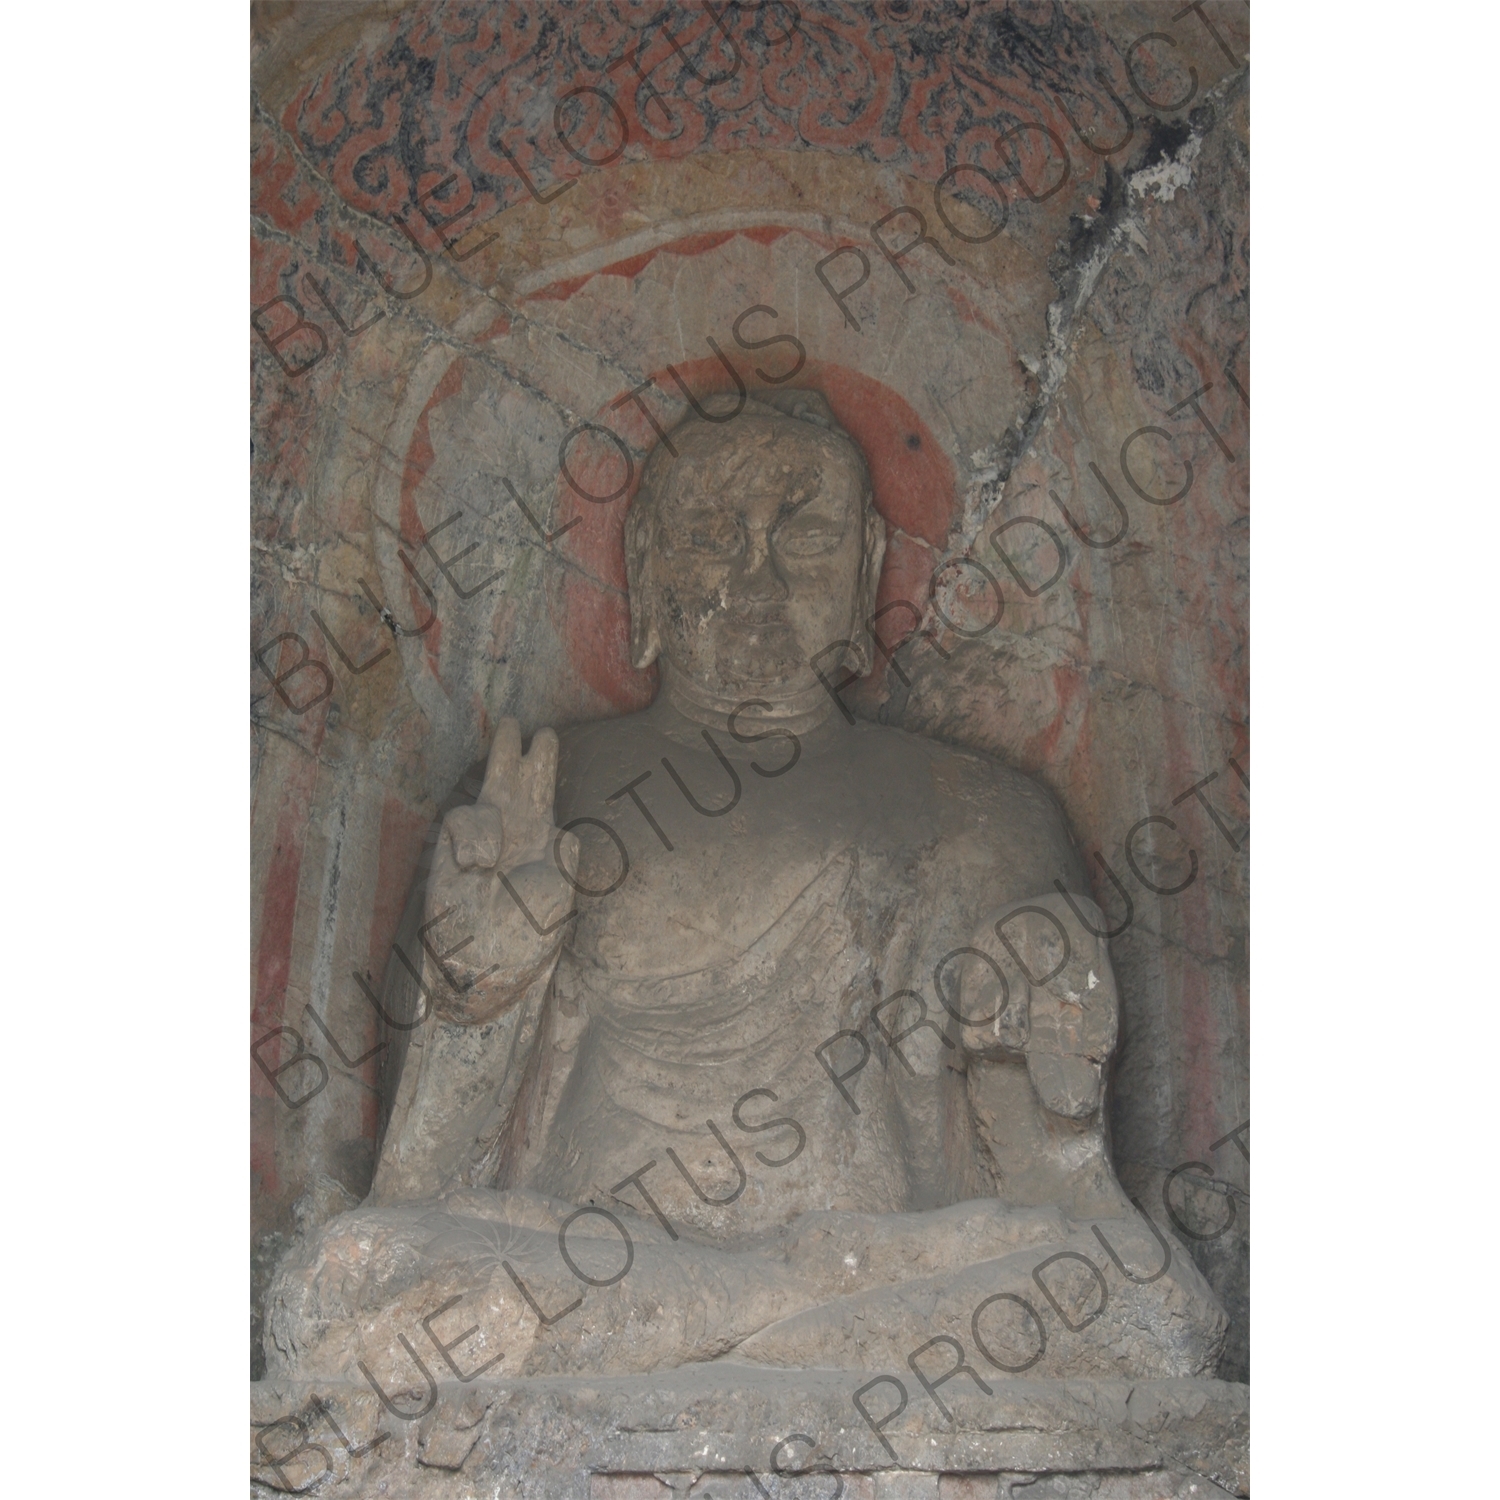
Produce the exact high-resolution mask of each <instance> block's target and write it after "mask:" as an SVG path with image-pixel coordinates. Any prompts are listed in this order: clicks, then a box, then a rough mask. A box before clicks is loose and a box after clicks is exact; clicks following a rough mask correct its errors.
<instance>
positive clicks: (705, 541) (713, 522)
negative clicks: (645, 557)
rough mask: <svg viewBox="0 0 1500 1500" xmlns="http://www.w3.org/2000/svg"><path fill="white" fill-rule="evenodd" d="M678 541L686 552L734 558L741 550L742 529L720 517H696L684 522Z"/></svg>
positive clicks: (679, 546)
mask: <svg viewBox="0 0 1500 1500" xmlns="http://www.w3.org/2000/svg"><path fill="white" fill-rule="evenodd" d="M676 541H677V546H678V548H679V549H680V550H682V551H685V552H703V553H707V554H709V555H710V556H732V555H733V554H734V553H736V552H738V551H739V548H740V529H739V527H738V526H736V525H734V524H733V523H732V522H727V521H724V520H722V519H720V518H718V517H694V518H691V519H688V520H685V521H684V522H683V524H682V526H681V528H680V530H679V531H678V532H677V538H676Z"/></svg>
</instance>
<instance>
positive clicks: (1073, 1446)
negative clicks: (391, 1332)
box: [251, 1365, 1249, 1500]
mask: <svg viewBox="0 0 1500 1500" xmlns="http://www.w3.org/2000/svg"><path fill="white" fill-rule="evenodd" d="M857 1389H858V1382H857V1380H854V1379H851V1378H849V1377H848V1376H847V1375H837V1374H833V1373H831V1372H822V1373H820V1372H810V1373H803V1374H795V1375H794V1374H791V1373H789V1372H768V1371H754V1370H748V1369H744V1368H737V1367H734V1366H729V1365H713V1366H706V1367H703V1368H701V1369H698V1370H695V1371H676V1372H670V1373H665V1374H659V1375H654V1376H650V1377H639V1376H637V1377H615V1378H604V1379H598V1380H589V1381H580V1380H567V1379H551V1380H523V1381H517V1382H496V1383H493V1384H490V1383H488V1382H483V1381H480V1382H477V1383H476V1384H475V1385H473V1386H468V1387H465V1386H460V1385H457V1384H456V1383H447V1384H442V1385H440V1386H438V1388H437V1394H436V1398H435V1403H434V1405H433V1407H432V1410H431V1411H430V1412H429V1413H427V1414H426V1415H424V1416H422V1417H421V1418H419V1419H417V1420H413V1421H410V1422H403V1421H401V1420H400V1419H398V1418H396V1417H394V1416H393V1415H392V1414H391V1413H390V1412H389V1411H385V1410H384V1409H383V1408H382V1407H381V1404H380V1402H379V1401H378V1400H377V1399H376V1397H375V1396H374V1395H373V1394H372V1393H371V1392H370V1390H369V1388H368V1386H331V1385H327V1384H318V1385H304V1384H299V1383H296V1382H282V1381H262V1382H259V1383H257V1384H256V1385H254V1386H253V1387H252V1398H251V1424H252V1426H251V1459H252V1465H253V1472H254V1476H255V1489H254V1493H256V1494H258V1495H263V1496H269V1495H274V1494H284V1493H295V1492H296V1491H297V1490H298V1489H299V1488H311V1487H312V1485H313V1484H314V1483H315V1482H316V1476H318V1475H319V1474H320V1473H322V1472H323V1471H324V1469H325V1453H326V1457H327V1463H326V1470H327V1477H326V1478H325V1479H323V1480H322V1482H321V1483H319V1484H318V1490H317V1492H318V1493H319V1494H320V1495H325V1494H333V1495H338V1494H350V1495H374V1494H383V1495H388V1496H390V1497H391V1500H404V1497H408V1496H410V1497H413V1500H449V1497H458V1496H467V1497H477V1496H493V1497H496V1500H501V1497H505V1500H509V1497H512V1496H514V1497H525V1500H531V1497H547V1500H553V1497H557V1500H562V1497H567V1500H591V1497H594V1496H604V1497H607V1500H624V1497H630V1496H634V1495H636V1494H642V1495H650V1496H653V1497H656V1500H669V1497H671V1496H673V1495H682V1496H694V1497H701V1500H706V1497H707V1496H708V1495H710V1494H712V1495H714V1496H717V1497H719V1500H754V1497H755V1496H756V1495H757V1494H760V1495H762V1496H764V1495H765V1494H771V1495H773V1496H775V1497H777V1500H781V1497H783V1496H785V1497H791V1496H805V1495H809V1494H815V1495H823V1494H830V1493H832V1492H833V1489H834V1485H833V1481H832V1477H831V1476H832V1474H838V1475H839V1476H841V1477H842V1478H843V1479H844V1481H845V1485H846V1493H848V1494H850V1495H856V1496H857V1495H866V1496H871V1497H880V1496H891V1497H897V1496H906V1495H921V1496H924V1497H929V1496H930V1497H934V1500H946V1497H949V1496H953V1497H958V1500H970V1497H972V1496H978V1495H984V1496H996V1497H1002V1496H1003V1497H1009V1496H1010V1495H1011V1494H1012V1486H1014V1487H1015V1490H1016V1492H1017V1493H1024V1494H1026V1495H1027V1496H1031V1495H1034V1494H1036V1493H1038V1492H1040V1493H1042V1494H1045V1495H1049V1496H1054V1497H1068V1500H1074V1497H1089V1500H1095V1497H1098V1500H1146V1497H1151V1500H1156V1497H1163V1500H1164V1497H1168V1496H1170V1497H1174V1500H1175V1497H1177V1496H1190V1495H1198V1496H1204V1497H1207V1496H1212V1495H1215V1494H1220V1493H1229V1494H1235V1495H1246V1494H1248V1493H1249V1470H1248V1446H1247V1445H1248V1423H1249V1393H1248V1389H1247V1388H1246V1387H1245V1386H1240V1385H1232V1384H1228V1383H1225V1382H1221V1381H1212V1380H1208V1381H1145V1382H1129V1383H1127V1382H1122V1381H1113V1382H1111V1381H1086V1380H1077V1381H1073V1380H1070V1381H1030V1380H1014V1381H1010V1382H1007V1383H1005V1384H1004V1385H1002V1386H1001V1387H999V1388H998V1389H997V1390H996V1393H995V1395H994V1396H990V1397H987V1396H983V1395H981V1394H979V1393H978V1392H974V1393H973V1394H972V1395H971V1394H969V1393H967V1392H963V1391H961V1390H959V1389H958V1388H957V1384H955V1385H950V1386H946V1387H944V1388H943V1389H944V1393H945V1394H950V1393H951V1395H952V1397H953V1399H952V1401H951V1410H952V1415H953V1420H952V1421H951V1422H947V1421H945V1420H944V1419H943V1418H942V1417H941V1416H940V1415H939V1414H938V1413H937V1411H936V1410H935V1408H934V1407H933V1406H932V1403H931V1402H930V1401H928V1400H927V1398H926V1397H925V1396H924V1395H923V1394H922V1393H921V1391H920V1390H916V1391H915V1392H914V1395H913V1399H912V1401H911V1404H910V1405H909V1407H908V1408H907V1411H906V1412H905V1413H903V1415H902V1416H901V1417H900V1418H898V1419H897V1420H895V1421H893V1422H891V1423H890V1424H889V1425H888V1426H886V1427H885V1428H884V1435H885V1437H886V1439H887V1440H888V1441H889V1442H890V1444H891V1446H892V1448H893V1449H894V1450H895V1453H896V1457H895V1458H894V1459H893V1458H892V1457H891V1455H890V1453H889V1452H887V1451H886V1449H885V1448H884V1447H883V1446H882V1445H881V1443H880V1441H879V1439H878V1438H877V1437H876V1436H875V1435H874V1434H873V1433H872V1432H871V1430H870V1428H869V1426H868V1425H867V1424H866V1423H865V1422H863V1421H862V1420H861V1419H860V1416H859V1413H858V1411H857V1410H856V1408H855V1407H854V1405H853V1404H852V1402H851V1396H852V1395H853V1393H854V1392H855V1391H856V1390H857ZM314 1399H316V1400H318V1401H320V1402H322V1403H323V1406H322V1407H321V1408H319V1407H315V1406H313V1405H311V1403H312V1402H313V1400H314ZM401 1399H402V1402H403V1404H405V1401H406V1400H407V1398H405V1397H402V1398H401ZM422 1399H423V1400H425V1399H426V1396H425V1392H424V1393H423V1397H422ZM871 1399H872V1400H874V1399H875V1398H874V1397H872V1398H871ZM419 1404H420V1402H416V1401H413V1407H412V1409H415V1406H416V1405H419ZM889 1404H893V1403H888V1405H889ZM885 1409H886V1408H882V1407H875V1408H874V1412H875V1414H876V1416H877V1418H878V1417H879V1416H880V1415H883V1412H884V1410H885ZM330 1416H331V1420H330ZM278 1424H280V1425H278ZM475 1433H478V1438H477V1440H474V1441H471V1439H472V1436H473V1434H475ZM792 1434H800V1435H801V1436H797V1437H793V1436H792ZM346 1439H347V1442H346V1441H345V1440H346ZM302 1443H308V1444H316V1445H317V1448H316V1449H315V1448H311V1447H309V1448H308V1449H307V1450H306V1451H304V1452H302V1453H300V1454H299V1455H298V1456H297V1457H296V1458H295V1459H290V1458H288V1459H285V1460H283V1462H282V1472H281V1473H277V1472H276V1470H275V1468H274V1467H273V1464H272V1460H275V1459H278V1458H280V1457H281V1456H282V1455H286V1454H290V1453H292V1452H293V1451H294V1450H296V1449H297V1448H298V1446H299V1444H302ZM814 1444H815V1445H816V1446H813V1445H814ZM371 1445H373V1446H371ZM318 1449H321V1450H323V1451H318ZM427 1453H432V1454H434V1455H438V1454H441V1456H442V1458H443V1463H442V1464H440V1465H434V1464H433V1463H431V1462H429V1461H424V1455H425V1454H427ZM460 1453H463V1454H464V1455H465V1456H463V1457H462V1458H455V1456H456V1455H459V1454H460ZM351 1455H352V1456H351ZM455 1465H456V1466H455ZM777 1470H781V1471H786V1472H784V1473H781V1474H778V1473H777V1472H776V1471H777ZM798 1470H804V1471H806V1473H805V1474H804V1477H801V1478H797V1479H793V1478H792V1477H791V1476H792V1475H794V1474H796V1473H797V1471H798ZM817 1470H826V1471H828V1473H827V1474H826V1475H825V1476H823V1477H814V1471H817ZM751 1476H753V1478H752V1477H751ZM1029 1485H1034V1486H1036V1487H1037V1488H1025V1487H1026V1486H1029ZM1195 1485H1196V1486H1197V1488H1196V1489H1194V1488H1193V1486H1195ZM1041 1486H1047V1487H1046V1488H1041Z"/></svg>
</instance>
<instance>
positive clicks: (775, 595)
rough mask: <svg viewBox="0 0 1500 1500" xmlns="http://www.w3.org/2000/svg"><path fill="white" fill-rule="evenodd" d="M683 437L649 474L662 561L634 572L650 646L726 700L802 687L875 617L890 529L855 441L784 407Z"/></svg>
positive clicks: (696, 428) (654, 555) (654, 550)
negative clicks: (872, 610) (870, 568)
mask: <svg viewBox="0 0 1500 1500" xmlns="http://www.w3.org/2000/svg"><path fill="white" fill-rule="evenodd" d="M673 442H674V444H675V445H676V446H677V448H678V456H677V457H675V458H670V457H669V456H667V455H665V454H663V455H661V461H660V463H659V465H658V466H656V468H655V472H654V473H653V474H651V476H650V477H651V479H652V482H653V486H654V495H653V497H652V498H653V500H654V505H653V507H652V512H653V513H652V516H651V523H650V531H651V536H650V538H649V541H647V540H646V538H644V537H642V538H641V539H640V540H641V542H642V543H643V544H645V545H648V546H649V547H650V549H651V556H650V559H649V563H647V564H646V565H644V566H641V567H638V568H636V569H635V570H634V571H635V572H636V574H637V577H636V578H635V579H633V580H632V584H633V588H634V587H635V586H636V585H637V584H639V585H640V590H639V591H640V593H642V594H644V595H645V596H646V597H645V598H644V599H642V600H640V601H639V602H640V603H641V604H642V605H643V606H644V607H645V608H646V609H648V610H649V612H650V617H651V623H652V627H653V628H654V633H655V641H654V643H653V644H655V645H658V646H659V647H660V650H661V653H662V655H663V656H664V657H665V658H666V660H667V662H668V663H669V664H670V665H671V667H672V668H674V669H675V670H676V671H677V672H678V673H680V674H681V675H682V676H683V677H686V678H688V679H690V680H691V681H692V682H693V683H695V684H697V685H698V686H699V687H700V688H702V689H703V690H705V691H706V692H708V693H710V694H712V695H713V696H715V697H733V696H742V697H743V696H749V695H754V694H756V693H760V694H764V695H765V696H767V697H770V698H777V697H780V696H782V695H783V694H784V693H786V692H788V691H792V690H797V689H801V688H805V687H806V685H807V684H809V683H810V682H812V681H813V680H814V679H813V677H812V671H811V668H810V666H809V662H810V661H811V659H812V658H813V657H814V656H816V655H817V653H818V652H820V651H822V650H823V649H824V648H825V647H827V646H828V645H829V644H830V643H832V642H834V641H839V640H844V639H847V638H849V637H851V636H855V635H858V634H859V632H860V630H861V628H862V625H863V614H866V613H868V608H867V607H866V601H865V599H864V595H865V593H866V592H867V591H868V590H867V583H868V580H867V578H866V576H865V575H866V572H867V564H869V563H870V562H871V561H873V564H874V568H875V571H876V573H877V574H878V569H879V545H877V546H876V548H875V552H874V557H873V559H871V557H870V555H869V554H870V552H871V549H872V542H873V541H874V540H875V538H876V536H877V535H878V537H879V544H883V536H884V533H883V526H882V524H881V523H880V521H879V519H878V518H877V517H875V515H874V513H873V511H870V510H869V509H868V508H867V505H866V497H865V485H866V483H867V481H866V478H865V474H864V469H863V465H862V464H861V463H860V461H859V459H858V456H857V454H856V453H855V452H854V450H853V449H852V447H851V446H850V444H849V443H848V441H847V440H846V439H844V438H842V437H840V436H838V435H836V434H834V433H832V432H828V431H825V430H823V429H821V428H818V427H815V426H813V425H811V424H809V423H807V422H802V421H797V420H794V419H792V418H789V417H782V416H780V415H776V416H770V415H761V414H760V413H755V412H748V413H746V414H744V415H742V416H740V417H736V418H735V419H734V420H733V421H731V422H729V423H726V424H725V425H724V426H723V427H715V426H711V425H709V424H705V423H695V424H691V425H690V426H688V427H685V428H680V429H678V432H677V433H674V434H673ZM632 607H633V608H634V607H636V600H635V599H633V600H632ZM825 670H827V667H826V666H825Z"/></svg>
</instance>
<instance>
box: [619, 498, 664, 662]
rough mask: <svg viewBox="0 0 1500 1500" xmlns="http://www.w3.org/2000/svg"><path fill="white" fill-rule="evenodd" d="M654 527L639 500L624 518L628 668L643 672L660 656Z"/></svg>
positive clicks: (637, 499)
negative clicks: (628, 633) (628, 627)
mask: <svg viewBox="0 0 1500 1500" xmlns="http://www.w3.org/2000/svg"><path fill="white" fill-rule="evenodd" d="M655 533H656V527H655V526H654V525H653V524H652V514H651V507H650V506H649V505H642V504H641V502H640V497H639V496H637V498H636V502H635V504H634V505H632V506H631V507H630V514H629V515H628V516H626V517H625V586H626V589H627V590H628V593H629V602H630V664H631V666H633V667H634V668H635V669H636V671H637V672H644V671H645V670H646V668H647V667H649V666H650V665H651V663H652V662H654V661H655V660H656V658H657V657H658V656H660V655H661V632H660V631H659V630H658V629H657V625H656V588H655V580H654V578H653V573H654V571H655V570H654V569H653V567H652V562H653V558H654V554H655V550H656V547H655V542H656V534H655Z"/></svg>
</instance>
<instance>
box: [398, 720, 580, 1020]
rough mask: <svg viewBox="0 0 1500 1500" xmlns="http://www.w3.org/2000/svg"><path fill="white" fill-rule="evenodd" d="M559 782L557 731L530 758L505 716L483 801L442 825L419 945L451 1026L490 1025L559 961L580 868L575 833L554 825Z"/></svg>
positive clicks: (544, 734)
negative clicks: (574, 878)
mask: <svg viewBox="0 0 1500 1500" xmlns="http://www.w3.org/2000/svg"><path fill="white" fill-rule="evenodd" d="M556 781H557V735H556V734H555V733H554V732H553V731H552V730H550V729H541V730H538V731H537V733H536V734H535V735H534V736H533V738H532V741H531V749H530V752H529V753H528V754H526V755H525V756H523V755H522V754H521V727H520V725H519V724H518V723H517V722H516V720H514V719H502V720H501V721H500V723H499V724H498V725H497V726H496V729H495V738H494V742H493V743H492V744H491V746H490V755H489V761H488V763H487V765H486V767H485V773H484V786H483V788H482V789H481V790H480V793H479V800H478V801H477V802H475V803H474V805H473V806H472V807H456V808H454V809H453V811H452V812H450V813H449V814H448V816H447V817H446V818H445V819H444V820H443V829H442V833H441V836H440V837H439V839H438V848H437V853H436V854H435V856H434V858H433V866H432V874H431V877H430V878H429V880H428V883H427V903H426V924H425V925H424V928H423V936H422V942H423V946H424V948H425V949H426V952H427V956H428V958H429V959H430V960H431V961H432V964H433V966H434V967H435V968H436V969H437V970H438V972H439V977H440V982H439V983H438V984H437V985H436V986H435V1003H436V1006H437V1009H438V1011H439V1013H440V1014H442V1015H443V1016H444V1017H445V1018H446V1019H448V1020H451V1021H462V1022H465V1023H470V1024H473V1023H477V1022H480V1021H486V1020H490V1019H491V1018H493V1017H494V1016H496V1015H498V1014H500V1013H501V1012H502V1011H504V1010H505V1009H507V1008H508V1007H509V1006H510V1005H513V1004H514V1003H515V1002H516V1001H517V1000H518V999H519V998H520V996H521V994H522V993H523V992H524V991H525V989H526V988H527V986H528V985H530V984H531V983H532V982H534V981H535V980H536V979H537V978H539V977H540V975H541V974H542V973H543V971H544V970H548V969H550V967H551V965H552V963H553V961H554V960H555V959H556V956H557V953H558V950H559V948H560V947H561V944H562V938H563V934H564V928H565V924H566V922H567V920H568V918H569V916H570V914H571V913H572V910H573V900H574V886H573V883H572V876H573V875H574V873H575V872H576V871H577V868H578V839H577V837H576V836H575V835H574V834H571V833H564V834H559V833H558V830H557V829H556V828H554V827H553V825H552V799H553V792H554V789H555V786H556Z"/></svg>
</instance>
